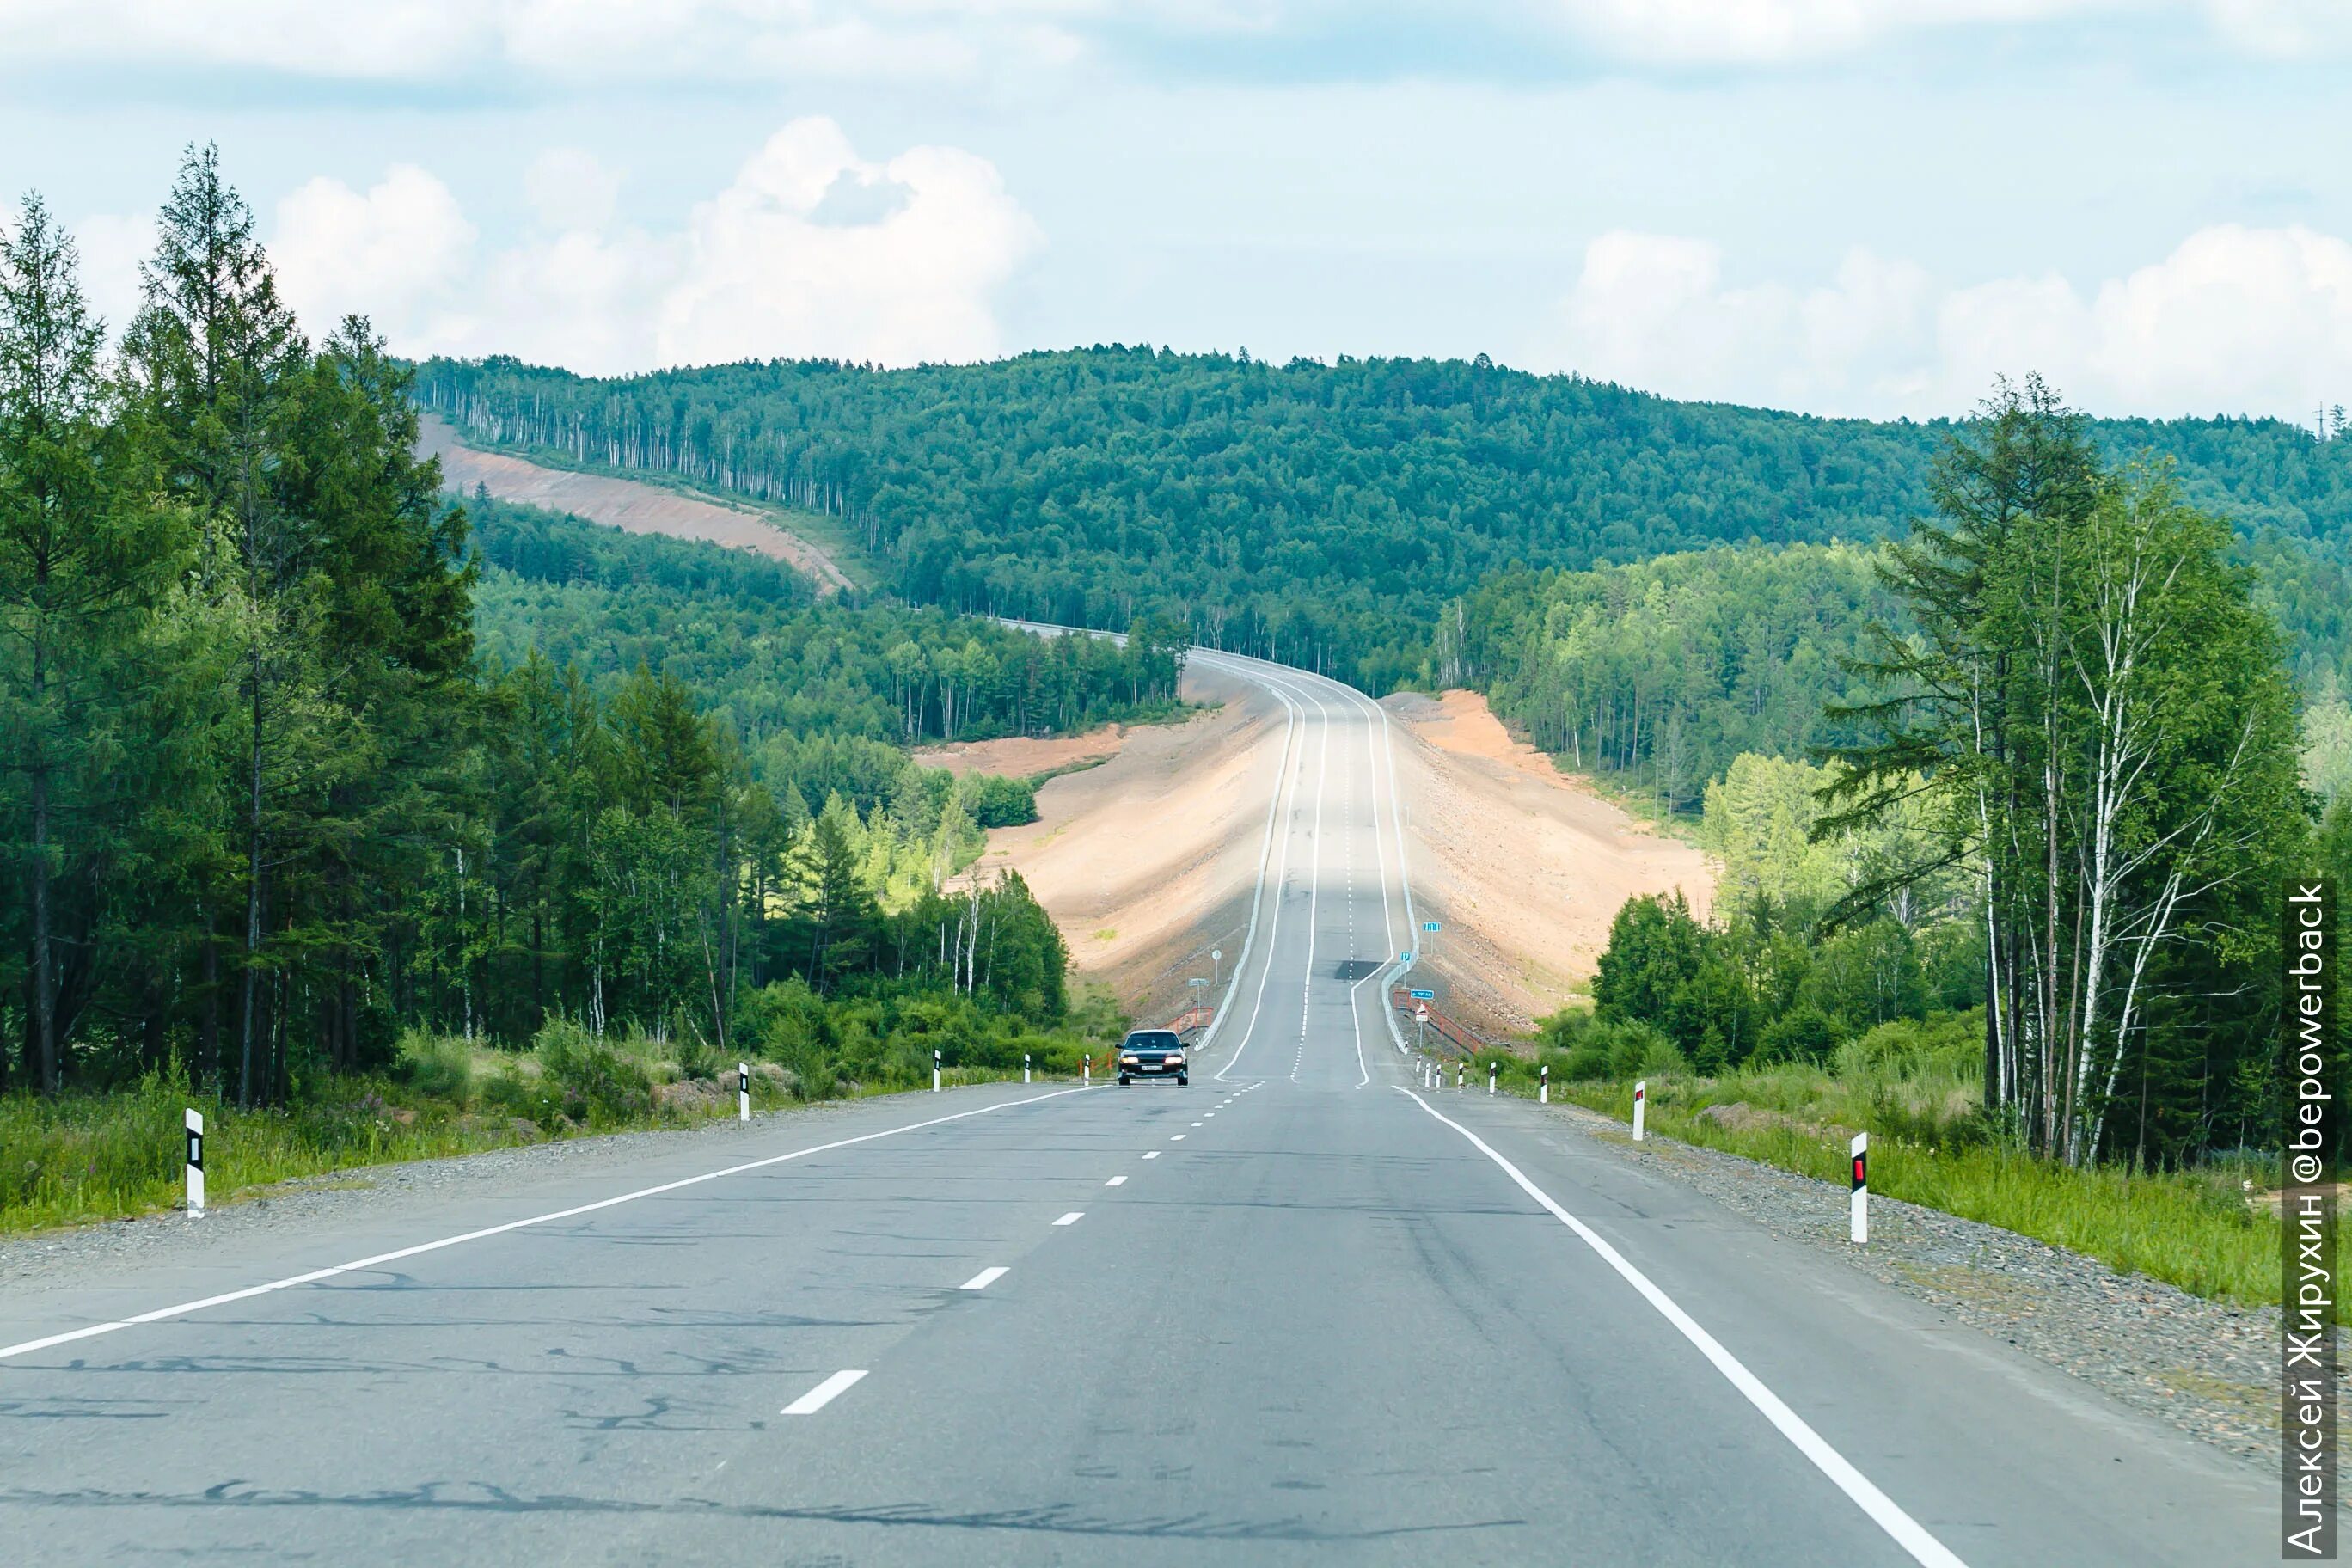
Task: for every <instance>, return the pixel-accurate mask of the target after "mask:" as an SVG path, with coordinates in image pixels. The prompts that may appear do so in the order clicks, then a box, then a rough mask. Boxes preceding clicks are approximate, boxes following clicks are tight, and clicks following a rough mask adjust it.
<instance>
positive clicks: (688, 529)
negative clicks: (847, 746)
mask: <svg viewBox="0 0 2352 1568" xmlns="http://www.w3.org/2000/svg"><path fill="white" fill-rule="evenodd" d="M416 449H417V451H418V452H419V453H420V454H421V455H423V456H425V457H428V458H440V459H441V482H442V485H443V486H444V487H445V488H446V489H452V490H456V491H457V492H459V493H461V494H464V495H472V494H473V493H474V487H475V486H476V485H481V486H484V487H486V488H488V490H489V492H490V494H491V495H493V496H495V497H497V498H498V499H499V500H506V501H517V502H520V503H521V504H523V505H525V506H538V507H545V508H547V509H548V510H551V511H568V512H571V513H572V514H573V515H574V516H577V517H584V518H586V519H588V521H591V522H602V523H609V524H611V525H612V526H613V527H614V528H620V529H625V530H627V531H629V532H631V533H663V534H667V535H669V536H670V537H671V538H673V539H699V540H702V541H705V542H708V543H711V544H724V545H726V546H728V547H729V548H730V549H735V550H752V551H757V552H759V553H761V554H762V555H770V556H773V557H775V558H776V559H777V560H779V561H783V562H787V563H791V565H792V566H793V568H794V569H796V570H798V571H799V572H801V573H802V574H803V575H805V576H806V577H808V579H809V580H810V581H811V582H813V583H814V584H816V591H817V593H818V594H819V595H828V594H837V593H839V592H841V591H842V590H843V589H845V588H850V587H854V586H856V584H854V583H852V582H851V581H850V578H849V574H847V573H845V572H844V571H843V570H842V569H841V567H840V566H839V565H838V564H836V563H835V561H834V560H833V558H832V557H831V556H829V555H827V554H826V553H825V552H824V551H823V550H820V549H819V548H817V546H816V545H814V544H813V543H811V542H809V541H808V540H805V539H803V538H802V537H801V536H800V535H799V534H797V533H793V532H792V531H789V530H787V529H785V528H782V527H780V526H779V525H778V524H777V523H776V522H775V521H773V518H772V514H770V513H767V512H761V511H755V510H751V508H749V507H739V506H731V505H729V504H727V503H725V502H723V501H719V500H709V499H706V498H704V497H701V496H694V495H688V494H687V493H685V492H684V491H681V490H673V489H666V488H665V487H663V486H660V485H652V484H645V483H641V482H639V481H638V480H635V479H616V478H614V477H613V476H611V475H608V474H583V473H577V472H574V471H572V470H571V469H568V468H543V467H541V465H539V464H537V463H533V462H530V461H528V460H526V459H524V458H515V457H509V456H508V455H507V454H506V453H504V452H481V451H477V450H475V449H474V448H473V447H468V446H466V445H464V444H463V443H462V442H460V441H459V440H458V439H457V431H455V430H454V429H452V428H451V427H450V426H449V425H448V423H447V422H446V421H445V420H440V419H436V418H435V417H433V416H431V415H429V414H427V415H425V416H423V417H422V418H421V419H419V420H418V422H417V440H416Z"/></svg>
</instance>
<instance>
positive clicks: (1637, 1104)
mask: <svg viewBox="0 0 2352 1568" xmlns="http://www.w3.org/2000/svg"><path fill="white" fill-rule="evenodd" d="M1649 1103H1650V1080H1649V1079H1643V1080H1642V1081H1641V1082H1639V1083H1637V1084H1635V1085H1634V1086H1633V1142H1636V1143H1639V1142H1641V1141H1642V1140H1643V1137H1644V1136H1645V1134H1644V1133H1643V1131H1642V1112H1643V1110H1645V1109H1646V1108H1647V1107H1648V1105H1649Z"/></svg>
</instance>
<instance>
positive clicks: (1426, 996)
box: [1412, 991, 1437, 1002]
mask: <svg viewBox="0 0 2352 1568" xmlns="http://www.w3.org/2000/svg"><path fill="white" fill-rule="evenodd" d="M1412 999H1413V1000H1414V1001H1416V1002H1433V1001H1435V1000H1436V999H1437V993H1436V992H1434V991H1416V992H1414V993H1413V994H1412Z"/></svg>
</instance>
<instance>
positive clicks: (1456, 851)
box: [1381, 691, 1715, 1034]
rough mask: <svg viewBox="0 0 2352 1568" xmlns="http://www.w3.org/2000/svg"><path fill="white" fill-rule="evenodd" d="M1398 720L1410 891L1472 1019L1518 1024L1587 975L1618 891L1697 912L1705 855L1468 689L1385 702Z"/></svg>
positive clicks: (1484, 1025)
mask: <svg viewBox="0 0 2352 1568" xmlns="http://www.w3.org/2000/svg"><path fill="white" fill-rule="evenodd" d="M1381 706H1382V707H1384V708H1386V709H1387V710H1388V711H1389V713H1390V716H1391V718H1393V719H1395V720H1397V721H1398V725H1397V733H1398V735H1399V737H1400V741H1401V742H1402V741H1403V740H1404V739H1405V738H1407V737H1409V738H1410V742H1411V743H1409V744H1407V743H1400V744H1399V745H1398V747H1397V749H1396V750H1397V773H1398V784H1399V785H1400V794H1401V795H1402V796H1403V799H1404V803H1405V810H1406V813H1407V826H1406V834H1405V837H1406V841H1407V846H1408V853H1409V854H1410V856H1411V858H1412V880H1413V900H1414V902H1415V903H1416V904H1417V905H1419V906H1420V908H1419V910H1418V912H1419V913H1420V914H1421V916H1422V917H1423V919H1425V920H1434V921H1439V922H1440V923H1441V924H1443V925H1444V928H1445V929H1444V931H1441V932H1440V933H1439V934H1438V935H1437V936H1436V937H1435V938H1434V939H1433V941H1432V942H1431V943H1430V945H1429V947H1428V948H1427V950H1426V951H1427V952H1428V955H1429V959H1428V962H1429V965H1430V967H1431V968H1433V969H1434V970H1435V971H1436V972H1437V976H1438V980H1439V985H1438V987H1437V989H1438V991H1439V994H1440V995H1441V996H1442V997H1443V998H1444V1003H1445V1005H1447V1006H1448V1007H1449V1009H1450V1010H1451V1011H1452V1012H1454V1014H1455V1016H1458V1017H1460V1018H1461V1019H1462V1020H1463V1021H1464V1022H1465V1023H1467V1024H1469V1025H1470V1026H1472V1027H1474V1028H1478V1029H1483V1030H1487V1031H1492V1032H1499V1033H1505V1034H1517V1033H1520V1032H1523V1031H1525V1030H1526V1029H1527V1028H1528V1027H1529V1026H1530V1025H1532V1023H1533V1022H1534V1021H1535V1020H1536V1019H1538V1018H1540V1017H1542V1016H1545V1015H1546V1014H1548V1013H1554V1012H1557V1011H1559V1008H1560V1007H1561V1005H1564V1004H1565V1003H1566V1002H1567V1000H1568V999H1569V997H1570V993H1571V988H1572V987H1575V986H1579V985H1580V984H1583V983H1585V982H1587V981H1589V980H1590V979H1591V976H1592V971H1593V965H1594V963H1595V962H1596V961H1597V960H1598V959H1599V958H1600V956H1601V950H1602V949H1603V948H1605V947H1607V946H1608V944H1609V924H1610V921H1612V920H1614V919H1615V918H1616V914H1617V910H1618V908H1619V906H1621V905H1622V904H1623V903H1624V901H1625V900H1627V899H1630V898H1635V897H1638V896H1640V895H1642V894H1644V893H1655V892H1664V891H1666V890H1667V889H1673V888H1677V887H1679V888H1681V889H1683V891H1684V892H1685V895H1686V896H1688V898H1689V899H1690V900H1691V905H1692V907H1693V908H1694V909H1695V910H1698V911H1700V912H1702V913H1704V912H1705V910H1706V908H1707V902H1708V900H1709V898H1710V897H1711V896H1712V894H1713V892H1714V889H1715V879H1714V876H1713V875H1712V874H1711V873H1710V872H1709V870H1708V869H1707V866H1706V858H1705V857H1704V856H1703V855H1701V854H1700V853H1699V851H1698V850H1696V849H1695V848H1693V847H1691V846H1689V845H1687V844H1684V843H1681V842H1679V841H1678V840H1675V839H1672V838H1666V837H1660V836H1659V835H1657V834H1655V833H1653V832H1651V831H1650V830H1649V828H1648V827H1647V826H1644V825H1643V824H1642V823H1640V822H1638V821H1636V820H1635V819H1633V817H1631V816H1627V815H1626V814H1625V813H1624V812H1623V811H1622V810H1621V809H1619V808H1618V807H1617V806H1615V805H1612V804H1611V803H1610V802H1609V801H1607V800H1605V799H1603V798H1602V797H1601V796H1600V795H1597V794H1595V793H1594V792H1593V790H1592V788H1591V784H1588V783H1587V782H1586V781H1584V780H1583V779H1581V778H1580V777H1578V776H1575V775H1572V774H1568V773H1561V772H1560V771H1559V769H1558V768H1556V767H1554V766H1553V765H1552V762H1551V759H1550V758H1549V757H1548V756H1546V755H1545V754H1544V753H1543V752H1538V751H1537V750H1536V749H1535V748H1534V747H1533V746H1530V745H1528V744H1527V743H1525V742H1520V741H1515V740H1513V739H1512V738H1511V737H1510V735H1509V734H1508V733H1507V732H1506V731H1505V730H1504V728H1503V725H1502V723H1501V721H1499V720H1497V719H1496V717H1495V715H1494V713H1493V712H1492V711H1491V710H1488V708H1487V706H1486V699H1485V698H1483V697H1481V696H1479V695H1478V694H1477V693H1476V692H1474V691H1449V692H1446V693H1445V694H1444V697H1442V698H1440V699H1437V700H1431V699H1430V698H1427V697H1423V696H1420V695H1418V694H1412V693H1405V694H1400V695H1398V696H1394V697H1391V698H1388V699H1386V700H1383V702H1382V703H1381Z"/></svg>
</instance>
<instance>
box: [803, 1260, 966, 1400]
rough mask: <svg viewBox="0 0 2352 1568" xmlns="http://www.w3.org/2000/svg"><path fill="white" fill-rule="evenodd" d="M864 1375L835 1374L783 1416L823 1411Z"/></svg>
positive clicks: (857, 1371)
mask: <svg viewBox="0 0 2352 1568" xmlns="http://www.w3.org/2000/svg"><path fill="white" fill-rule="evenodd" d="M999 1272H1000V1273H1001V1272H1003V1271H1002V1270H999ZM865 1375H866V1373H865V1372H864V1370H863V1369H854V1370H844V1371H841V1372H836V1373H834V1374H833V1375H832V1376H831V1377H828V1378H826V1379H825V1380H824V1382H823V1383H820V1384H817V1385H816V1386H815V1387H814V1388H812V1389H810V1390H809V1391H808V1392H807V1393H806V1394H802V1395H801V1396H800V1397H799V1398H798V1399H795V1400H793V1402H792V1403H791V1404H790V1405H785V1406H784V1409H783V1414H784V1415H815V1414H816V1413H817V1412H818V1411H820V1410H822V1409H824V1407H825V1406H826V1405H830V1404H832V1403H833V1402H834V1401H835V1399H837V1398H839V1397H840V1396H841V1395H842V1394H845V1393H847V1392H848V1390H849V1387H850V1385H851V1384H855V1383H856V1381H857V1380H858V1379H859V1378H861V1377H864V1376H865Z"/></svg>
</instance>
